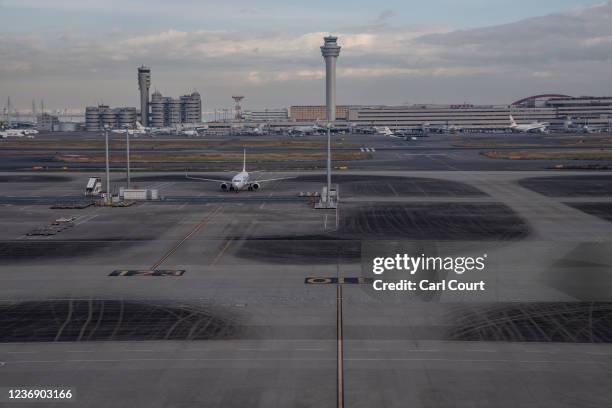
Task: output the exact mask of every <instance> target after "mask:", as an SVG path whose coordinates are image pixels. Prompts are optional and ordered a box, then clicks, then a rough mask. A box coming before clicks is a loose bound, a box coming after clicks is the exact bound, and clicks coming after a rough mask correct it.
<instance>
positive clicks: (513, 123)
mask: <svg viewBox="0 0 612 408" xmlns="http://www.w3.org/2000/svg"><path fill="white" fill-rule="evenodd" d="M510 125H512V126H514V125H516V120H514V117H513V116H512V115H510Z"/></svg>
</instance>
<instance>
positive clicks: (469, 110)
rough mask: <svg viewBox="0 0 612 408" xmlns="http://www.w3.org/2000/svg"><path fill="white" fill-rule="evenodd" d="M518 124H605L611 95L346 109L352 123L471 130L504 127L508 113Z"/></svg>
mask: <svg viewBox="0 0 612 408" xmlns="http://www.w3.org/2000/svg"><path fill="white" fill-rule="evenodd" d="M510 115H512V116H513V117H514V118H515V119H516V121H517V122H519V123H532V122H548V123H550V125H551V127H558V128H563V126H564V124H565V123H567V121H568V120H572V121H574V123H579V124H581V125H590V126H608V125H610V122H611V121H612V98H609V97H578V98H574V97H569V96H564V95H538V96H533V97H529V98H525V99H522V100H520V101H517V102H515V103H513V104H512V105H509V106H508V105H471V104H462V105H411V106H363V107H355V108H351V109H349V110H348V115H347V121H348V122H350V123H351V124H354V125H356V126H388V127H389V128H391V129H399V128H401V129H411V128H413V129H418V128H422V127H423V126H424V125H430V126H440V127H442V126H449V127H450V126H456V127H460V128H463V129H474V130H501V129H506V128H508V125H509V116H510Z"/></svg>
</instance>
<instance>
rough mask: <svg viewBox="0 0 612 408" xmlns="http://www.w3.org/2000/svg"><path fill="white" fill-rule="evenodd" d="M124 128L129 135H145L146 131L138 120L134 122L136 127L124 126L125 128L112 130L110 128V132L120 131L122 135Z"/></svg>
mask: <svg viewBox="0 0 612 408" xmlns="http://www.w3.org/2000/svg"><path fill="white" fill-rule="evenodd" d="M126 130H127V132H128V134H129V135H130V136H131V135H145V134H146V133H147V128H145V127H144V126H142V125H141V124H140V122H136V128H135V129H129V128H125V129H113V130H111V132H112V133H120V134H122V135H124V134H125V131H126Z"/></svg>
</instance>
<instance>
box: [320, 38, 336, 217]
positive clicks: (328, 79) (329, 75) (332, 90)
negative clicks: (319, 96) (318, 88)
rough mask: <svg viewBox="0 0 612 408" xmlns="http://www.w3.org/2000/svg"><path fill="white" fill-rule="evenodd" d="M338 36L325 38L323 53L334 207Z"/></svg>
mask: <svg viewBox="0 0 612 408" xmlns="http://www.w3.org/2000/svg"><path fill="white" fill-rule="evenodd" d="M337 40H338V37H333V36H331V35H330V36H328V37H325V38H323V41H324V43H323V46H322V47H321V54H322V55H323V58H324V59H325V103H326V110H327V202H326V203H325V206H326V207H327V208H332V207H333V204H332V197H331V127H332V126H333V124H334V122H335V121H336V60H337V59H338V56H339V55H340V46H339V45H338V43H337Z"/></svg>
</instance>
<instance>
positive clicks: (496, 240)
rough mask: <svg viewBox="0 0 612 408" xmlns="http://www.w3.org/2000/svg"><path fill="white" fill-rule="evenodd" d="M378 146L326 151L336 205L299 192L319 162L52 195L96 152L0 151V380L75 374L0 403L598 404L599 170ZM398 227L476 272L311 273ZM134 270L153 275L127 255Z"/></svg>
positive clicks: (21, 383)
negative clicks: (19, 155)
mask: <svg viewBox="0 0 612 408" xmlns="http://www.w3.org/2000/svg"><path fill="white" fill-rule="evenodd" d="M364 138H365V136H364ZM364 140H365V139H364ZM393 143H395V142H393ZM385 154H388V155H390V156H391V157H387V158H386V159H385V158H384V157H383V158H381V159H375V160H380V161H381V162H382V163H387V165H381V166H380V167H378V168H375V166H372V167H369V165H368V166H365V167H364V168H361V169H354V168H353V167H352V165H351V167H350V169H349V170H346V171H342V172H338V174H337V176H336V177H335V178H334V183H338V185H339V194H340V206H339V208H338V211H333V210H314V209H312V208H311V202H310V201H309V199H308V198H306V197H300V196H299V193H300V192H314V191H320V189H321V186H322V183H323V180H324V176H323V173H322V172H320V171H304V170H287V169H284V170H283V169H275V170H276V171H275V172H274V175H283V176H285V175H286V176H294V177H295V178H293V179H290V180H284V181H276V182H271V183H268V184H265V185H264V186H263V187H262V189H261V190H260V191H257V192H242V193H239V194H236V193H221V192H220V191H218V186H216V185H215V184H214V183H206V182H198V181H195V180H188V179H185V178H184V176H183V174H182V173H168V172H149V173H134V174H132V181H133V183H134V184H138V185H139V186H141V187H147V188H156V189H158V190H159V192H160V195H161V196H162V197H163V199H162V200H160V201H156V202H153V201H149V202H142V203H137V204H135V205H132V206H130V207H124V208H110V207H96V206H89V207H86V208H83V209H51V208H50V207H51V206H52V205H53V204H55V203H60V202H67V201H69V202H70V201H72V202H77V201H84V200H85V199H84V197H83V189H84V186H85V183H86V181H87V178H88V177H91V176H93V175H96V173H95V172H94V173H92V172H73V171H69V172H40V173H36V172H17V171H12V172H3V173H0V207H1V208H2V211H1V212H0V226H1V227H2V230H1V232H0V259H1V260H2V263H1V265H0V389H1V390H3V392H6V387H17V388H24V387H26V388H34V387H64V388H70V389H72V390H74V392H75V401H74V402H73V403H69V402H62V401H53V402H49V403H42V404H41V403H40V402H37V403H28V402H23V401H20V402H16V403H11V402H7V400H5V399H2V398H3V397H1V396H0V406H7V407H13V406H18V407H22V406H23V407H29V406H32V407H38V406H50V407H64V406H83V407H113V408H116V407H130V408H133V407H141V406H142V407H172V408H177V407H178V408H186V407H244V406H256V407H322V406H338V402H337V401H338V400H337V395H338V393H337V391H338V384H339V381H340V380H341V382H340V384H342V385H341V390H342V391H343V393H342V395H343V396H344V406H346V407H377V406H386V407H492V406H494V407H517V406H521V407H523V406H532V407H555V408H558V407H576V406H580V407H605V406H612V392H611V391H610V383H611V381H612V368H611V367H612V343H611V342H612V329H611V328H612V306H611V305H612V299H611V298H612V289H611V286H610V284H609V283H610V270H612V268H611V266H612V251H610V249H612V244H611V243H610V238H609V237H610V236H612V234H611V232H612V224H611V222H612V220H610V218H609V217H608V216H607V214H609V213H610V211H609V209H610V208H611V207H610V206H611V205H612V197H611V196H610V194H611V193H610V192H611V191H612V179H611V178H610V177H609V175H607V173H605V172H594V171H563V172H559V171H548V170H545V167H546V165H547V164H546V163H544V164H543V163H540V162H539V161H536V163H535V164H529V165H528V166H527V167H526V168H521V169H520V171H509V170H508V167H507V164H506V163H505V162H503V161H498V160H493V159H487V158H484V157H479V156H478V155H477V154H473V152H472V151H466V152H463V151H461V152H457V153H445V154H449V155H450V156H449V157H452V159H448V158H446V159H441V158H439V157H438V156H435V157H436V158H435V159H434V158H431V157H429V158H426V159H421V158H419V159H415V160H418V163H413V162H412V160H413V159H412V158H409V157H404V158H402V159H401V162H402V163H403V164H401V166H403V167H401V166H400V164H398V163H399V161H397V162H396V159H397V160H400V159H399V158H397V157H396V158H393V155H395V154H397V153H396V152H395V151H393V152H391V153H382V155H385ZM401 154H403V153H400V155H401ZM377 155H378V151H377V152H376V153H374V157H377ZM445 160H450V161H445ZM463 161H467V162H471V163H472V164H470V165H469V166H467V165H466V167H470V166H472V165H473V166H477V164H476V163H486V164H484V165H482V166H480V167H479V170H469V171H458V170H457V169H456V168H461V167H463V166H458V165H457V163H460V162H463ZM374 163H375V162H374ZM424 163H435V167H436V170H435V171H431V170H429V169H428V166H427V165H425V166H424V167H425V168H424V169H421V170H418V171H415V170H413V166H414V167H418V166H420V165H422V164H424ZM444 163H447V164H450V163H452V164H451V166H452V167H455V169H451V168H449V166H447V165H446V164H444ZM404 164H405V166H404ZM520 164H522V163H520ZM259 165H260V164H258V166H259ZM516 165H517V164H516V163H511V165H509V167H515V166H516ZM532 166H534V167H533V168H537V170H529V169H530V168H532ZM398 167H401V169H399V170H398ZM489 169H494V170H489ZM98 174H99V175H100V176H103V173H101V172H98ZM194 175H199V176H205V175H206V176H215V178H216V177H224V176H227V174H225V173H217V172H212V171H211V172H202V173H194ZM124 178H125V175H124V174H123V173H119V172H114V173H113V174H112V181H113V185H114V186H115V188H117V187H118V186H119V185H122V184H123V183H124V182H125V181H124ZM71 217H75V218H74V220H73V221H72V222H71V226H70V227H69V228H65V229H57V230H54V232H55V233H54V234H53V235H48V236H40V235H28V233H31V232H32V231H38V230H39V229H40V228H41V227H45V226H47V225H48V224H49V223H50V222H52V221H54V220H57V219H59V218H71ZM396 247H399V248H404V249H405V250H414V251H428V253H429V251H434V252H435V253H437V254H440V255H443V256H446V254H452V255H453V256H454V255H457V254H459V255H462V254H473V253H476V254H482V253H486V254H487V255H488V265H487V266H488V268H487V271H486V274H485V275H486V276H485V279H486V280H487V283H488V284H489V285H490V287H489V289H488V290H487V291H486V292H485V293H451V292H433V293H428V292H425V291H418V292H415V293H411V294H408V293H380V292H375V291H374V290H373V289H372V287H371V286H370V285H368V284H350V283H345V284H343V285H342V291H341V292H340V293H339V292H338V288H337V285H335V284H309V283H308V282H309V278H312V277H323V278H352V277H355V278H356V277H361V278H364V277H365V278H370V277H372V275H371V270H369V269H368V268H369V266H370V264H369V258H368V257H369V256H370V254H372V253H377V251H378V250H379V249H378V248H387V249H388V250H390V251H392V252H393V251H394V250H395V248H396ZM381 251H382V250H381ZM417 253H418V252H417ZM142 270H159V271H166V272H167V275H166V276H150V275H147V274H141V275H138V274H136V275H135V276H126V275H125V274H122V271H123V272H125V271H142ZM115 271H117V273H115V274H114V272H115ZM389 276H390V277H395V276H399V274H397V275H394V274H390V275H389ZM483 276H484V275H483ZM446 277H449V278H450V276H448V275H444V273H442V272H441V271H435V272H434V273H433V274H432V276H431V279H432V280H438V281H439V280H442V279H444V278H446ZM339 305H340V306H341V309H340V311H341V313H340V312H339V309H338V308H339ZM339 328H341V330H340V331H339V330H338V329H339ZM339 345H341V346H342V353H341V354H339V349H338V347H339ZM339 363H342V370H340V373H341V374H342V375H341V376H339V370H338V367H339ZM340 377H341V378H340ZM1 387H4V388H1Z"/></svg>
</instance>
